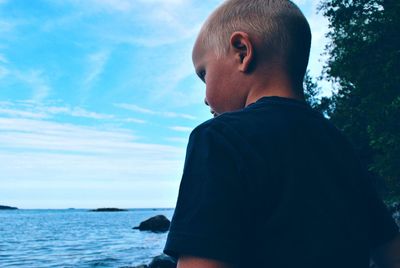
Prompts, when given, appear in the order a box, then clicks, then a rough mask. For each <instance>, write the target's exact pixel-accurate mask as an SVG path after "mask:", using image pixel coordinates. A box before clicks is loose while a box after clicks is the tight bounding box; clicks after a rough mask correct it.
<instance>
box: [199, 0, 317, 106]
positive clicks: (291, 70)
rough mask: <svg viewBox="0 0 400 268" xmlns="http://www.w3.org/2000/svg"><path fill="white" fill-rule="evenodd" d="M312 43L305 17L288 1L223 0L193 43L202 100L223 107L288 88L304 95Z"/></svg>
mask: <svg viewBox="0 0 400 268" xmlns="http://www.w3.org/2000/svg"><path fill="white" fill-rule="evenodd" d="M310 45H311V31H310V27H309V25H308V22H307V20H306V18H305V17H304V15H303V14H302V13H301V11H300V9H299V8H298V7H297V6H296V5H295V4H293V3H292V2H291V1H288V0H227V1H225V2H224V3H223V4H222V5H221V6H220V7H218V8H217V9H216V10H215V11H214V12H213V13H212V14H211V15H210V17H209V18H208V19H207V21H206V22H205V24H204V25H203V27H202V29H201V31H200V34H199V36H198V39H197V41H196V44H195V46H194V49H193V62H194V65H195V68H196V72H197V74H198V75H199V76H200V78H202V79H203V80H206V81H205V82H206V87H207V89H206V102H207V103H208V104H209V105H210V106H211V109H212V110H214V111H215V112H216V113H222V112H226V111H233V110H237V109H241V108H244V107H245V106H246V105H247V104H249V94H253V98H255V96H256V95H257V94H258V95H260V96H262V95H280V94H279V90H280V89H282V92H283V91H288V89H289V88H290V90H291V91H292V93H293V95H296V96H302V90H303V87H302V84H303V78H304V74H305V71H306V68H307V64H308V58H309V51H310ZM267 88H269V90H270V92H269V93H270V94H268V93H266V92H265V90H267ZM263 90H264V92H261V91H263ZM282 95H288V94H287V92H286V94H282Z"/></svg>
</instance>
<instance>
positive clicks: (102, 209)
mask: <svg viewBox="0 0 400 268" xmlns="http://www.w3.org/2000/svg"><path fill="white" fill-rule="evenodd" d="M90 211H93V212H119V211H128V210H127V209H120V208H98V209H92V210H90Z"/></svg>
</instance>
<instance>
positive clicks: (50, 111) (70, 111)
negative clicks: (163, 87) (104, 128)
mask: <svg viewBox="0 0 400 268" xmlns="http://www.w3.org/2000/svg"><path fill="white" fill-rule="evenodd" d="M0 115H3V116H7V117H15V118H27V119H51V118H53V119H54V117H56V116H59V115H63V116H70V117H76V118H87V119H93V120H103V121H107V122H116V123H118V122H122V123H124V122H125V123H138V124H144V123H146V121H145V120H142V119H138V118H132V117H128V118H125V117H119V116H116V115H113V114H104V113H98V112H94V111H90V110H87V109H85V108H82V107H77V106H75V107H70V106H65V105H58V106H55V105H46V102H43V103H37V102H36V101H22V102H16V103H14V102H0Z"/></svg>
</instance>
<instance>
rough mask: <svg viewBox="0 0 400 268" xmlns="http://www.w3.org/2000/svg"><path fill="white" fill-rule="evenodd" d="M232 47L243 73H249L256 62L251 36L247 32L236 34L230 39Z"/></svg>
mask: <svg viewBox="0 0 400 268" xmlns="http://www.w3.org/2000/svg"><path fill="white" fill-rule="evenodd" d="M230 45H231V48H232V51H233V53H234V55H235V58H236V60H237V61H238V63H239V70H240V71H241V72H248V71H249V70H250V66H251V63H252V62H253V61H254V48H253V44H252V43H251V41H250V38H249V35H248V34H247V33H245V32H234V33H232V35H231V38H230Z"/></svg>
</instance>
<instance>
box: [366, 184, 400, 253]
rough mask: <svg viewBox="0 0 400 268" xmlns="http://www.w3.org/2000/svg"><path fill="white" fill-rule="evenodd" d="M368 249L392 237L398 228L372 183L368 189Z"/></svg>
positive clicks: (372, 248)
mask: <svg viewBox="0 0 400 268" xmlns="http://www.w3.org/2000/svg"><path fill="white" fill-rule="evenodd" d="M368 208H369V237H370V250H371V251H373V250H375V249H376V248H377V247H379V246H381V245H384V244H386V243H387V242H389V241H391V240H392V239H394V238H395V237H396V236H397V235H398V233H399V228H398V226H397V224H396V222H395V221H394V219H393V217H392V215H391V213H390V212H389V211H388V208H387V207H386V205H385V204H384V202H383V201H382V199H381V198H380V197H379V195H378V193H377V192H376V190H375V189H374V188H373V186H372V184H369V189H368Z"/></svg>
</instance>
